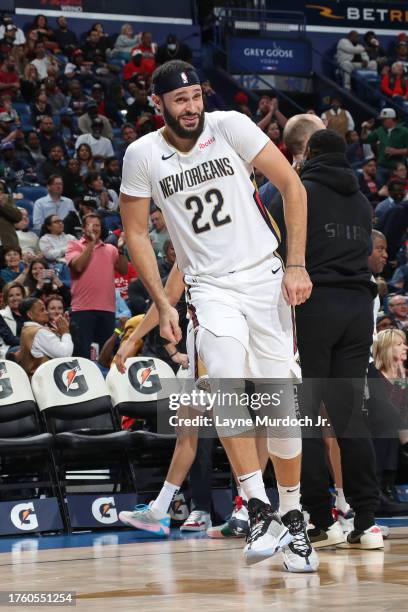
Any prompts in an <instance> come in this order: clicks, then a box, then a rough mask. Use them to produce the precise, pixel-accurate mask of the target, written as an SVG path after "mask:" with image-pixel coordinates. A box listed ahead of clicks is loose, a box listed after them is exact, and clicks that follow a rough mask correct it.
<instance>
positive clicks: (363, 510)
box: [296, 287, 378, 530]
mask: <svg viewBox="0 0 408 612" xmlns="http://www.w3.org/2000/svg"><path fill="white" fill-rule="evenodd" d="M296 324H297V339H298V347H299V354H300V362H301V366H302V378H303V384H302V385H300V386H299V400H300V410H301V413H302V416H304V417H306V416H308V417H309V418H311V419H312V421H313V423H316V422H317V418H318V415H319V412H320V406H321V402H324V405H325V407H326V410H327V413H328V416H329V418H330V421H331V425H332V431H333V435H334V436H336V437H337V440H338V443H339V446H340V451H341V465H342V473H343V481H344V484H343V487H344V492H345V495H346V498H347V499H348V500H349V502H350V504H351V505H352V507H353V509H354V511H355V513H356V517H355V528H356V529H358V530H363V529H367V528H368V527H370V526H371V525H372V524H373V522H374V512H375V509H376V507H377V504H378V486H377V481H376V467H375V454H374V449H373V444H372V440H371V437H370V433H369V429H368V426H367V422H366V418H365V416H364V412H363V403H364V400H363V397H364V387H365V376H366V370H367V366H368V360H369V351H370V346H371V343H372V333H373V300H372V296H371V295H370V293H369V292H368V290H367V292H366V291H365V290H364V289H341V288H333V289H332V288H326V287H322V288H314V289H313V292H312V296H311V298H310V299H309V300H308V301H307V302H306V303H305V304H303V305H302V306H300V307H298V308H297V309H296ZM312 379H313V380H312ZM302 437H303V458H302V479H301V490H302V504H303V506H304V507H305V508H306V510H307V511H308V512H309V513H310V517H311V522H312V523H313V524H314V525H315V526H316V527H319V528H321V529H327V527H328V526H329V525H331V524H332V523H333V519H332V515H331V496H330V492H329V482H330V481H329V472H328V468H327V464H326V455H325V447H324V442H323V438H322V430H321V427H316V426H306V427H304V428H303V431H302Z"/></svg>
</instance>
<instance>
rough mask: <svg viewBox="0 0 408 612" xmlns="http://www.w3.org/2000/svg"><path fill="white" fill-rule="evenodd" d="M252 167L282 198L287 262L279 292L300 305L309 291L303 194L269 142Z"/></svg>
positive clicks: (290, 301)
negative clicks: (269, 182)
mask: <svg viewBox="0 0 408 612" xmlns="http://www.w3.org/2000/svg"><path fill="white" fill-rule="evenodd" d="M252 165H253V166H255V167H256V168H257V169H258V170H260V171H261V172H262V174H264V175H265V176H266V177H267V178H268V179H269V180H270V181H271V183H272V184H273V185H275V186H276V187H277V189H278V190H279V191H280V193H281V195H282V199H283V207H284V213H285V225H286V231H287V261H286V272H285V275H284V278H283V281H282V290H283V294H284V297H285V300H286V302H287V303H288V304H290V305H291V306H296V305H298V304H303V302H305V301H306V300H307V299H308V298H309V297H310V294H311V291H312V283H311V281H310V278H309V275H308V273H307V271H306V268H305V251H306V232H307V197H306V190H305V188H304V187H303V185H302V183H301V181H300V179H299V177H298V175H297V174H296V172H295V171H294V170H293V168H292V167H291V166H290V164H289V162H288V161H287V159H286V158H285V157H284V156H283V155H282V153H281V152H280V151H279V149H278V148H277V147H276V146H275V145H274V144H273V143H272V142H268V143H267V144H266V145H265V146H264V147H263V149H262V150H261V151H260V152H259V153H258V154H257V155H256V157H255V158H254V159H253V160H252Z"/></svg>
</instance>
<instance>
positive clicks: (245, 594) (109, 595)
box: [0, 519, 408, 612]
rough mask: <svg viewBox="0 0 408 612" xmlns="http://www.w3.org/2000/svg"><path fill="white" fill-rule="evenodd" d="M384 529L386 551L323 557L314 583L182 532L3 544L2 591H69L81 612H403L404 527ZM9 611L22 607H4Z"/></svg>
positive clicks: (407, 570) (232, 546)
mask: <svg viewBox="0 0 408 612" xmlns="http://www.w3.org/2000/svg"><path fill="white" fill-rule="evenodd" d="M382 522H383V523H384V524H388V525H391V534H390V538H389V539H388V540H386V542H385V548H384V550H383V551H382V550H381V551H378V550H377V551H359V550H325V551H320V571H319V572H318V573H317V574H289V573H287V572H284V571H282V569H281V567H282V566H281V559H280V556H279V554H278V555H277V556H276V557H274V558H272V559H270V560H268V561H264V562H263V563H260V564H257V565H254V566H251V567H247V566H246V565H245V564H244V561H243V558H242V548H243V540H238V539H231V540H226V539H223V540H210V539H208V538H207V536H206V535H205V534H198V535H193V534H189V535H183V536H181V534H180V532H179V530H172V533H171V537H170V538H169V539H166V540H157V539H154V540H153V539H152V538H149V537H143V536H142V535H141V533H140V532H137V531H128V530H122V531H111V532H98V533H80V534H75V535H72V536H43V537H18V538H1V539H0V566H1V567H0V576H1V586H0V590H1V591H3V593H4V591H32V592H35V593H40V592H45V591H46V592H49V591H55V592H62V591H73V592H75V593H76V599H75V609H77V610H100V611H102V610H103V611H104V612H108V611H110V610H115V611H117V612H127V611H131V610H132V611H134V610H141V611H145V610H146V611H148V612H162V611H166V612H173V611H175V612H176V611H177V612H179V611H181V610H194V609H201V610H202V609H204V610H207V609H208V610H211V611H212V612H218V611H220V612H221V611H225V610H239V611H241V612H246V611H248V612H255V611H256V612H257V611H261V610H269V609H271V610H278V611H279V612H280V611H285V612H288V611H292V610H293V611H303V610H332V611H337V610H341V611H343V610H348V611H353V610H361V611H364V610H367V611H368V610H369V611H370V612H380V611H381V612H384V611H386V610H389V611H394V610H398V611H400V610H406V609H407V602H408V527H407V523H408V521H407V520H406V519H405V520H400V521H398V520H395V521H393V520H392V519H391V520H387V521H386V520H384V521H382ZM402 525H404V526H402ZM4 601H5V596H4V594H3V595H2V602H4ZM73 607H74V606H73V605H72V606H67V605H66V607H65V606H64V605H62V604H59V605H50V606H48V605H47V606H46V607H45V609H48V610H63V609H69V608H71V609H73ZM19 608H20V609H24V610H30V609H38V610H39V609H40V608H39V607H38V606H31V605H27V604H25V605H22V606H19ZM3 609H4V610H6V609H9V610H12V609H17V606H16V605H8V604H4V603H3V604H2V605H0V610H3ZM42 609H44V607H43V608H42Z"/></svg>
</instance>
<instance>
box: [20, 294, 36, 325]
mask: <svg viewBox="0 0 408 612" xmlns="http://www.w3.org/2000/svg"><path fill="white" fill-rule="evenodd" d="M37 302H41V300H40V299H39V298H36V297H34V298H33V297H29V298H26V299H25V300H23V301H22V302H21V304H20V308H19V311H20V315H21V316H22V317H23V320H24V321H29V320H30V319H29V317H28V316H27V313H28V312H30V310H31V309H32V307H33V306H34V304H36V303H37Z"/></svg>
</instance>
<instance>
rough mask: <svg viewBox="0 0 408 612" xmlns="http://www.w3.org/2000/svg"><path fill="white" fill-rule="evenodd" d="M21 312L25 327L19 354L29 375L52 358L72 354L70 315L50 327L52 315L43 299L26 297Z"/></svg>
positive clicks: (61, 316) (61, 317) (18, 358)
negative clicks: (49, 315) (48, 325)
mask: <svg viewBox="0 0 408 612" xmlns="http://www.w3.org/2000/svg"><path fill="white" fill-rule="evenodd" d="M20 312H21V314H22V316H23V318H24V326H23V329H22V331H21V338H20V346H21V348H20V351H19V352H18V353H17V354H16V357H17V361H18V362H19V363H20V364H21V365H22V367H23V368H24V369H25V371H26V372H27V374H28V375H29V376H32V375H33V374H34V372H35V371H36V369H37V368H38V367H39V366H40V365H41V364H42V363H45V362H46V361H49V360H50V359H54V358H56V357H71V356H72V353H73V349H74V345H73V343H72V338H71V334H70V333H69V319H68V316H66V315H60V316H58V317H57V318H56V319H55V321H54V323H53V330H51V329H49V328H48V327H47V323H48V320H49V317H48V313H47V311H46V309H45V305H44V302H42V300H39V299H37V298H27V299H25V300H24V301H23V303H22V304H21V306H20Z"/></svg>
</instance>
